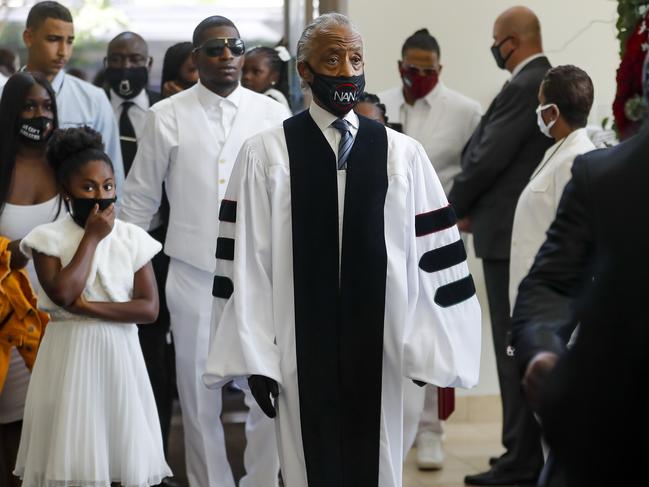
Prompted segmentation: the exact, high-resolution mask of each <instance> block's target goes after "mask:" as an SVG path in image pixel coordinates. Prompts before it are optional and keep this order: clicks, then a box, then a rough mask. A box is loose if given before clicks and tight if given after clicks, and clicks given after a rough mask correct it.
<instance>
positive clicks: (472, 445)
mask: <svg viewBox="0 0 649 487" xmlns="http://www.w3.org/2000/svg"><path fill="white" fill-rule="evenodd" d="M499 438H500V423H449V424H447V425H446V438H445V440H444V451H445V453H446V461H445V462H444V468H443V469H442V470H439V471H436V472H422V471H419V470H417V466H416V465H415V455H416V452H415V450H414V449H413V450H410V453H409V454H408V457H407V458H406V463H405V465H404V469H403V487H460V486H464V481H463V479H464V476H465V475H470V474H474V473H479V472H482V471H485V470H487V469H488V468H489V466H488V459H489V457H491V456H494V455H498V454H500V453H501V452H502V451H503V450H502V447H501V446H500V441H499Z"/></svg>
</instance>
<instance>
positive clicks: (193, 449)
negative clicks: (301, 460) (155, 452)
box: [166, 259, 279, 487]
mask: <svg viewBox="0 0 649 487" xmlns="http://www.w3.org/2000/svg"><path fill="white" fill-rule="evenodd" d="M212 281H213V274H212V273H211V272H205V271H203V270H201V269H198V268H196V267H193V266H191V265H189V264H186V263H184V262H182V261H179V260H177V259H171V263H170V265H169V275H168V277H167V284H166V294H167V306H168V308H169V313H170V315H171V331H172V333H173V337H174V345H175V349H176V380H177V384H178V395H179V397H180V406H181V410H182V419H183V429H184V439H185V462H186V465H187V478H188V480H189V485H190V486H191V487H234V485H235V483H234V479H233V476H232V470H231V469H230V465H229V463H228V459H227V456H226V451H225V436H224V432H223V425H222V423H221V406H222V404H221V402H222V398H221V390H220V389H218V390H210V389H207V388H206V387H205V385H204V384H203V380H202V375H203V372H204V371H205V363H206V361H207V354H208V347H209V338H210V326H211V314H212V299H213V298H212ZM247 394H249V392H248V393H247ZM246 404H247V405H248V406H249V407H250V413H249V414H248V418H247V421H246V439H247V447H246V452H245V455H244V465H245V468H246V472H247V475H246V476H245V477H244V478H243V479H241V482H240V484H239V485H240V487H277V484H278V481H277V474H278V471H279V457H278V454H277V444H276V441H275V425H274V422H273V420H271V419H269V418H267V417H266V416H265V415H264V413H263V412H262V411H261V409H260V408H259V406H257V404H256V403H255V402H254V400H253V399H252V398H248V397H246Z"/></svg>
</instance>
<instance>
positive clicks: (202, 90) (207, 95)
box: [196, 80, 243, 108]
mask: <svg viewBox="0 0 649 487" xmlns="http://www.w3.org/2000/svg"><path fill="white" fill-rule="evenodd" d="M196 85H197V88H196V89H197V90H198V100H199V101H200V103H201V105H203V107H204V108H215V107H218V106H220V105H221V103H223V102H229V103H231V104H233V105H234V106H235V107H237V108H239V104H240V103H241V95H242V94H243V88H241V85H240V84H238V85H237V87H236V88H235V89H234V91H233V92H232V93H230V94H229V95H228V96H227V97H223V96H221V95H217V94H216V93H214V92H213V91H211V90H208V89H207V88H206V87H205V86H204V85H203V84H202V83H201V82H200V80H199V81H198V83H196Z"/></svg>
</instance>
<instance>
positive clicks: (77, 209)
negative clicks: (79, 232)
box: [68, 198, 117, 228]
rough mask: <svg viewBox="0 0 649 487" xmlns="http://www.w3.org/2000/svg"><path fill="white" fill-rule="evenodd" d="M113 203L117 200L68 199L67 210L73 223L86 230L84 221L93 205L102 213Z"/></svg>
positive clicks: (93, 207)
mask: <svg viewBox="0 0 649 487" xmlns="http://www.w3.org/2000/svg"><path fill="white" fill-rule="evenodd" d="M115 201H117V198H105V199H100V198H70V202H69V203H68V205H69V206H68V209H69V210H70V216H71V217H72V219H73V220H74V221H75V223H76V224H77V225H79V226H80V227H81V228H86V220H88V217H89V216H90V214H91V213H92V211H93V210H94V209H95V205H99V211H104V210H105V209H106V208H108V207H109V206H110V205H111V204H113V203H115Z"/></svg>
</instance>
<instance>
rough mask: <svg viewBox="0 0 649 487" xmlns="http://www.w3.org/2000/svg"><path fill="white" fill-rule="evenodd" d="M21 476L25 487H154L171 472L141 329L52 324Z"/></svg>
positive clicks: (27, 419) (23, 445)
mask: <svg viewBox="0 0 649 487" xmlns="http://www.w3.org/2000/svg"><path fill="white" fill-rule="evenodd" d="M14 473H15V474H16V475H18V476H20V477H21V478H22V479H23V487H110V485H111V483H112V482H115V483H118V484H120V485H123V486H125V487H148V486H151V485H156V484H159V483H160V482H161V481H162V479H163V478H164V477H168V476H170V475H171V470H170V469H169V466H168V465H167V463H166V461H165V458H164V452H163V449H162V435H161V433H160V424H159V422H158V414H157V410H156V405H155V401H154V397H153V391H152V390H151V383H150V382H149V377H148V375H147V371H146V367H145V364H144V358H143V357H142V350H141V348H140V343H139V341H138V331H137V326H136V325H124V324H115V323H99V322H95V321H93V322H89V321H58V322H57V321H53V322H51V323H50V324H49V325H48V327H47V329H46V331H45V336H44V337H43V341H42V343H41V347H40V349H39V351H38V356H37V358H36V363H35V365H34V370H33V372H32V378H31V381H30V383H29V389H28V391H27V403H26V405H25V415H24V422H23V430H22V436H21V440H20V448H19V451H18V458H17V461H16V470H15V472H14Z"/></svg>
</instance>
